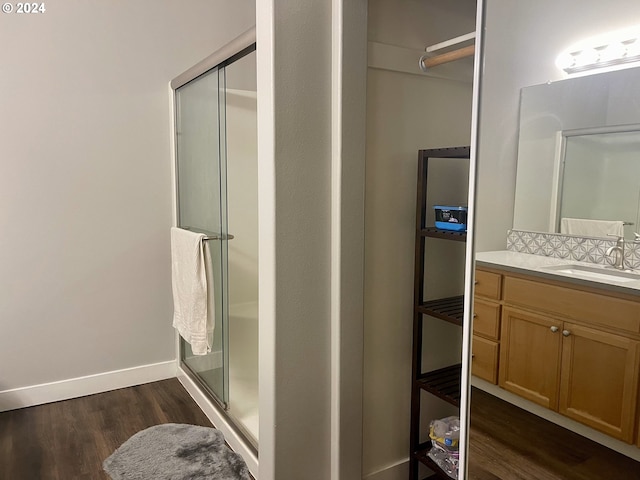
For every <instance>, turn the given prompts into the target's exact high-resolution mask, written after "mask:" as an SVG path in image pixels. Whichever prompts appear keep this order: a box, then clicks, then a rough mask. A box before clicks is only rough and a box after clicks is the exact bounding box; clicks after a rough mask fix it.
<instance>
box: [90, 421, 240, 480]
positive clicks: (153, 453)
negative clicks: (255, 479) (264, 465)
mask: <svg viewBox="0 0 640 480" xmlns="http://www.w3.org/2000/svg"><path fill="white" fill-rule="evenodd" d="M102 466H103V467H104V470H105V471H106V472H107V473H108V474H109V475H110V476H111V478H112V479H113V480H199V479H207V480H250V479H251V476H250V475H249V470H248V468H247V465H246V463H244V460H243V459H242V457H241V456H240V455H238V454H237V453H234V452H233V451H231V450H230V449H229V447H227V445H226V444H225V443H224V437H223V436H222V433H221V432H220V431H218V430H216V429H215V428H209V427H200V426H198V425H182V424H177V423H167V424H164V425H156V426H155V427H150V428H147V429H146V430H142V431H141V432H138V433H136V434H135V435H134V436H133V437H131V438H130V439H129V440H127V441H126V442H124V443H123V444H122V445H121V446H120V448H118V449H117V450H116V451H115V452H113V454H112V455H111V456H110V457H109V458H107V459H106V460H105V461H104V463H103V464H102Z"/></svg>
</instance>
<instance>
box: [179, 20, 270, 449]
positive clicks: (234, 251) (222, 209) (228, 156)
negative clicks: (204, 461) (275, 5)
mask: <svg viewBox="0 0 640 480" xmlns="http://www.w3.org/2000/svg"><path fill="white" fill-rule="evenodd" d="M250 33H251V32H247V34H244V36H241V37H238V39H236V40H234V42H235V43H234V42H232V43H231V44H229V45H228V46H226V47H224V48H223V49H221V51H220V52H216V54H214V55H212V56H211V57H209V58H208V59H205V60H204V61H203V62H201V64H198V65H196V66H195V67H193V69H191V70H190V71H187V72H185V74H183V75H181V76H180V77H178V78H176V79H175V80H174V81H173V82H172V88H173V89H174V99H175V105H174V107H175V147H176V148H175V151H176V164H175V178H176V185H175V187H176V214H177V215H176V218H177V226H179V227H180V228H185V229H189V230H192V231H196V232H201V233H205V234H206V235H207V240H206V241H205V257H206V262H207V264H206V270H207V283H208V287H209V297H210V298H209V311H210V315H211V318H210V319H211V320H212V321H213V323H214V325H215V329H214V339H213V347H212V350H211V352H210V353H208V354H206V355H194V354H193V352H192V350H191V346H190V345H189V344H188V343H187V342H185V341H184V339H182V338H180V347H179V348H180V365H181V368H182V369H183V370H184V371H185V372H186V373H187V375H188V376H189V377H190V378H191V380H193V382H195V384H196V385H197V386H198V388H200V389H201V390H202V391H203V392H204V393H205V394H206V396H207V397H208V398H209V399H210V400H211V401H212V402H213V403H214V404H215V405H216V406H217V407H218V410H219V411H221V412H223V415H224V416H225V417H226V418H227V419H229V420H230V423H231V424H232V425H233V426H234V428H235V429H237V430H238V431H239V432H240V434H241V435H242V436H243V437H244V438H245V439H246V440H247V441H248V442H249V443H250V444H251V445H252V446H253V448H254V449H256V450H257V441H258V213H257V210H258V205H257V189H258V175H257V114H256V101H257V99H256V53H255V34H253V35H254V36H253V37H251V35H250ZM239 39H240V41H239ZM252 39H253V41H251V40H252ZM248 42H250V43H248ZM225 49H226V50H225ZM221 56H222V57H224V58H220V57H221ZM212 59H213V60H212Z"/></svg>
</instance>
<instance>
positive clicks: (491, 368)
mask: <svg viewBox="0 0 640 480" xmlns="http://www.w3.org/2000/svg"><path fill="white" fill-rule="evenodd" d="M471 352H472V355H471V373H472V374H473V375H475V376H476V377H479V378H482V379H483V380H486V381H487V382H490V383H493V384H494V385H495V384H496V383H498V344H497V342H493V341H491V340H487V339H485V338H482V337H480V336H478V335H474V337H473V342H472V344H471Z"/></svg>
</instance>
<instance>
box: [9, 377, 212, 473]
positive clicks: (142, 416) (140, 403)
mask: <svg viewBox="0 0 640 480" xmlns="http://www.w3.org/2000/svg"><path fill="white" fill-rule="evenodd" d="M162 423H188V424H193V425H203V426H209V427H210V426H212V425H211V423H210V422H209V420H208V419H207V417H206V416H205V415H204V414H203V413H202V411H201V410H200V409H199V408H198V406H197V405H196V404H195V402H194V401H193V399H192V398H191V397H190V396H189V394H188V393H187V392H186V391H185V390H184V388H183V387H182V385H180V383H179V382H178V380H177V379H175V378H172V379H169V380H163V381H161V382H155V383H150V384H146V385H140V386H137V387H131V388H123V389H121V390H115V391H112V392H107V393H101V394H98V395H91V396H88V397H83V398H77V399H73V400H66V401H63V402H56V403H50V404H47V405H40V406H37V407H30V408H23V409H20V410H12V411H9V412H4V413H0V479H2V480H4V479H7V480H40V479H43V480H45V479H47V480H48V479H51V480H58V479H59V480H77V479H87V480H89V479H91V480H97V479H109V477H108V476H107V475H106V474H105V473H104V472H103V470H102V462H103V461H104V459H105V458H107V457H108V456H109V455H111V453H113V451H114V450H115V449H116V448H117V447H119V446H120V445H121V444H122V443H124V442H125V441H126V440H127V439H128V438H129V437H131V436H132V435H133V434H135V433H136V432H138V431H140V430H143V429H145V428H147V427H151V426H153V425H159V424H162Z"/></svg>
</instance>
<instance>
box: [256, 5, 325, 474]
mask: <svg viewBox="0 0 640 480" xmlns="http://www.w3.org/2000/svg"><path fill="white" fill-rule="evenodd" d="M256 7H257V12H256V16H257V25H256V28H257V44H258V66H257V75H258V155H259V159H258V177H259V180H258V201H259V207H258V215H259V218H260V222H259V233H260V245H259V252H258V255H259V273H258V275H259V299H260V300H259V318H260V338H259V349H260V352H259V359H260V372H259V386H260V438H259V444H260V473H259V476H260V479H261V480H276V479H277V480H289V479H291V480H294V479H299V478H305V479H309V480H314V479H317V480H325V479H328V478H331V476H330V474H329V471H330V467H331V461H330V456H331V453H330V448H331V447H330V432H331V405H330V399H331V368H330V367H331V363H330V358H331V344H330V335H331V330H330V322H329V319H330V308H331V306H330V288H331V285H330V282H331V279H330V277H331V249H330V248H331V237H330V235H331V58H332V57H331V32H332V30H331V27H332V26H331V18H332V17H331V14H332V12H331V4H330V2H306V3H305V4H304V5H301V4H300V2H298V1H296V0H270V1H264V2H257V3H256Z"/></svg>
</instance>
